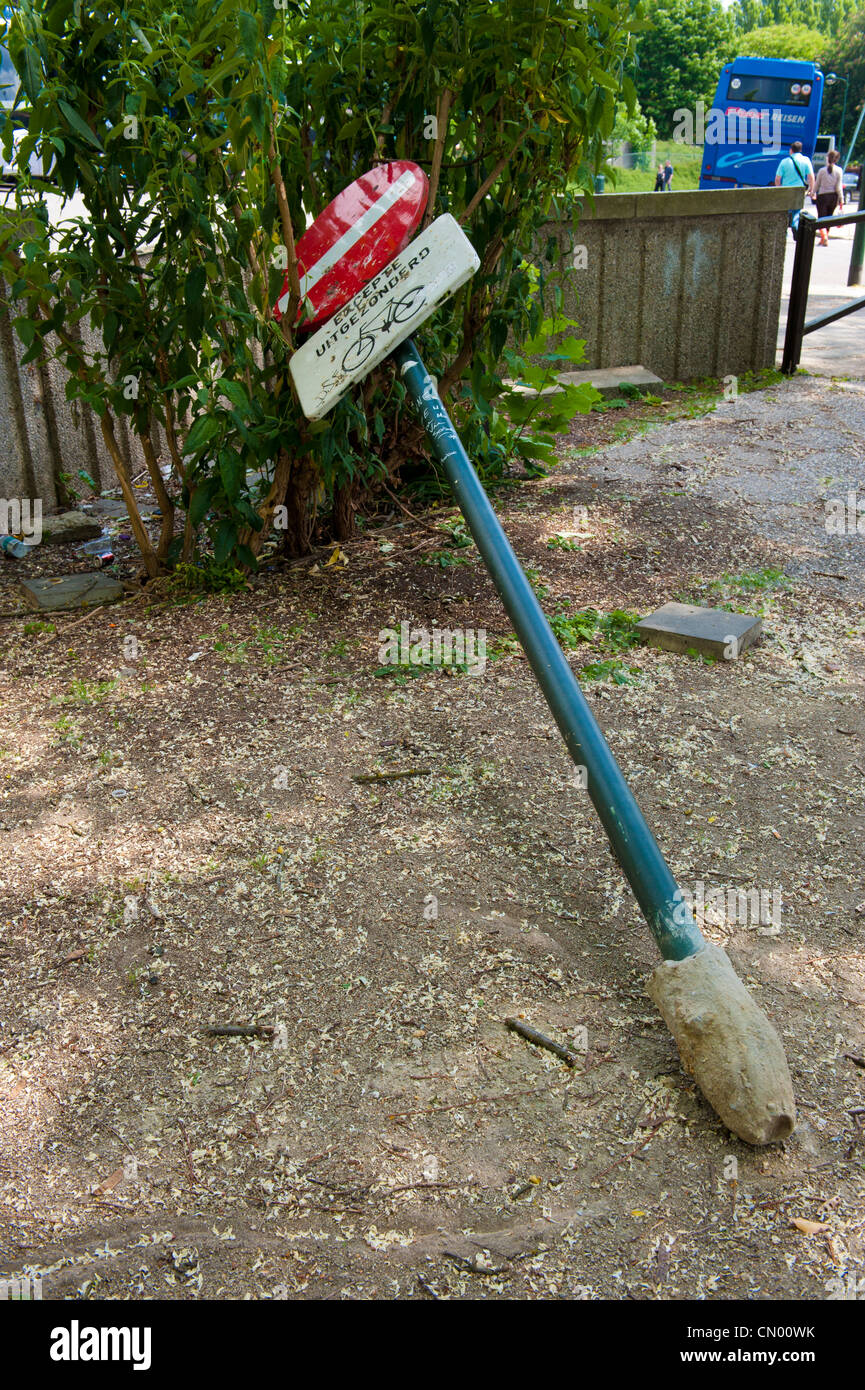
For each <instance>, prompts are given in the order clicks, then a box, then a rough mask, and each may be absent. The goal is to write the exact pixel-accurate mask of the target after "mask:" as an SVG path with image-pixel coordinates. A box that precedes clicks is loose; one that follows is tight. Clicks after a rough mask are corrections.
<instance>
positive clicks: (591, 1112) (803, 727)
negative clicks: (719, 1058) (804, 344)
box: [0, 378, 865, 1300]
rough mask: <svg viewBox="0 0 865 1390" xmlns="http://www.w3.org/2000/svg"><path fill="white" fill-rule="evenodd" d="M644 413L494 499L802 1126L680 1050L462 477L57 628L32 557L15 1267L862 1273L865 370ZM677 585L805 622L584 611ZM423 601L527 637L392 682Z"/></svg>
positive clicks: (844, 1290)
mask: <svg viewBox="0 0 865 1390" xmlns="http://www.w3.org/2000/svg"><path fill="white" fill-rule="evenodd" d="M666 408H667V407H666V405H664V406H661V407H656V408H655V411H654V417H657V416H659V415H660V416H663V414H664V412H665V410H666ZM649 413H651V412H649ZM625 414H626V412H622V418H624V417H625ZM615 421H616V417H615V412H609V414H608V415H605V416H603V417H600V421H598V420H596V418H595V417H592V420H591V421H589V422H585V421H582V422H578V423H577V424H576V425H575V427H574V431H573V437H572V438H571V439H570V440H567V441H563V446H562V453H561V465H560V468H559V469H558V470H557V471H556V472H555V473H554V474H553V475H551V476H550V477H548V478H544V479H540V480H536V481H533V482H528V483H524V484H523V485H522V486H519V487H511V488H506V489H500V490H498V491H497V493H496V505H497V507H498V509H499V511H500V514H501V515H502V518H503V520H504V523H505V526H506V529H507V531H508V533H509V535H510V537H511V539H512V541H513V543H514V545H515V548H516V550H517V552H518V554H519V555H520V557H521V559H522V560H523V562H524V563H525V564H526V565H527V566H528V567H529V570H530V572H531V575H532V578H533V582H534V583H535V584H536V586H537V589H538V592H539V593H541V594H542V595H543V602H544V606H545V607H546V609H547V611H548V612H549V613H551V614H556V615H558V621H559V624H560V626H561V628H562V631H564V632H567V633H569V634H570V635H571V637H572V639H573V642H574V645H572V646H570V647H569V648H568V654H569V658H570V659H571V661H572V664H573V666H574V669H575V671H578V672H582V673H583V680H584V688H585V689H586V692H587V695H588V698H589V700H590V703H591V705H592V707H593V709H594V711H595V713H596V714H597V717H598V719H599V720H600V722H601V724H602V726H603V727H604V729H605V731H606V733H607V736H608V738H609V741H610V744H611V746H612V748H613V751H614V752H615V754H616V756H617V757H618V758H619V760H620V762H621V764H622V766H623V768H624V769H625V772H626V775H627V776H628V778H629V780H630V782H631V784H632V786H633V788H634V791H635V793H636V795H637V797H638V799H639V801H640V803H641V805H642V806H643V809H644V811H645V813H646V815H647V818H648V820H649V822H650V824H651V825H652V827H653V828H654V830H655V832H656V834H657V836H658V839H659V842H660V844H661V846H662V848H663V850H664V852H665V853H666V855H667V856H668V859H669V861H670V864H671V867H672V869H673V871H674V873H675V874H676V876H677V878H678V880H679V881H680V883H681V884H682V885H683V886H685V887H687V888H689V889H690V890H691V891H692V892H694V893H695V894H699V893H700V892H703V893H704V895H705V896H707V898H708V899H709V906H708V908H707V911H706V914H705V924H704V930H705V933H706V935H707V936H708V937H709V938H710V939H711V940H713V941H717V942H719V943H721V944H723V945H724V946H725V947H726V949H727V951H728V952H729V954H730V956H731V958H732V960H733V962H734V964H735V965H736V968H737V970H738V971H739V973H740V975H741V976H742V978H743V979H744V980H745V981H746V982H747V983H748V985H749V987H750V988H751V989H752V991H753V993H754V995H755V997H756V998H757V999H758V1001H759V1002H760V1003H761V1005H762V1006H763V1007H764V1008H765V1009H766V1011H767V1012H768V1013H769V1014H770V1016H771V1017H772V1019H773V1021H774V1022H775V1024H776V1026H777V1028H778V1029H779V1032H780V1034H781V1036H782V1038H783V1041H784V1044H785V1047H786V1050H787V1054H788V1057H789V1060H790V1065H791V1070H792V1073H793V1079H794V1085H795V1089H796V1095H797V1102H798V1107H799V1124H798V1127H797V1129H796V1131H795V1133H794V1135H793V1136H792V1137H791V1138H790V1139H789V1140H788V1141H786V1142H785V1143H784V1144H782V1145H778V1146H774V1147H772V1148H769V1149H762V1150H756V1149H752V1148H749V1147H748V1146H747V1145H745V1144H743V1143H741V1142H739V1141H738V1140H736V1139H734V1138H733V1137H732V1136H731V1134H730V1133H729V1132H728V1131H727V1130H725V1129H724V1127H723V1126H722V1125H721V1123H720V1122H719V1121H718V1119H717V1118H716V1116H715V1115H714V1114H713V1113H712V1111H711V1110H710V1109H709V1108H708V1107H707V1105H706V1103H705V1102H704V1100H703V1099H702V1097H701V1096H700V1094H699V1092H697V1091H696V1089H695V1087H694V1084H693V1082H692V1081H691V1080H690V1079H689V1078H688V1077H687V1076H686V1075H685V1074H684V1072H683V1070H682V1068H681V1066H680V1063H679V1059H678V1056H677V1053H676V1049H675V1045H674V1044H673V1042H672V1039H671V1038H670V1036H669V1034H668V1033H667V1031H666V1029H665V1027H664V1025H663V1023H662V1022H661V1020H660V1018H659V1017H658V1015H657V1013H656V1011H655V1009H654V1006H653V1005H652V1004H651V1002H650V1001H649V1000H648V998H647V997H646V995H645V992H644V986H645V981H646V979H647V977H648V975H649V974H650V972H651V971H652V969H653V968H654V966H655V964H656V962H657V959H658V956H657V951H656V948H655V946H654V944H653V942H652V939H651V937H650V935H649V932H648V930H647V928H646V927H645V925H644V923H643V921H642V919H641V917H640V915H639V913H638V911H637V908H636V905H635V902H634V899H633V896H632V894H631V892H630V889H629V888H628V886H627V884H626V883H625V882H624V881H623V879H622V877H621V874H620V872H619V870H618V868H617V866H616V864H615V862H614V860H613V858H612V855H611V853H610V851H609V849H608V847H607V844H606V841H605V838H604V836H603V834H602V832H601V830H600V827H599V824H598V822H597V819H596V817H595V815H594V812H593V810H592V807H591V804H590V803H589V801H588V800H587V797H586V794H585V792H584V791H582V790H581V789H580V787H579V786H578V785H576V784H575V782H574V779H573V776H572V769H571V768H570V765H569V763H568V760H567V757H566V755H565V752H564V749H563V746H562V744H561V742H560V740H559V737H558V735H557V733H556V731H555V729H554V726H553V723H552V719H551V717H550V716H549V714H548V712H547V710H546V707H545V705H544V704H543V701H542V699H541V697H540V694H539V692H538V690H537V687H536V685H535V682H534V679H533V677H532V674H531V671H530V670H529V669H528V666H527V663H526V662H525V660H524V659H522V657H521V656H520V654H519V652H518V651H517V650H516V649H515V644H514V642H513V640H512V638H511V636H510V633H509V627H508V624H507V621H506V619H505V617H504V615H503V613H502V610H501V608H500V606H499V604H498V601H497V599H496V596H495V594H494V592H493V590H492V586H491V584H490V582H489V581H488V579H487V577H486V574H485V572H484V570H483V568H482V566H481V564H480V562H479V560H478V557H477V555H476V552H475V551H474V549H473V548H471V547H469V546H464V545H460V544H459V543H458V542H459V540H460V533H459V531H458V530H457V529H455V527H456V522H457V515H456V513H455V512H454V511H453V509H451V508H448V507H446V506H441V507H439V508H438V509H437V510H433V511H429V510H427V511H426V512H424V513H422V521H423V524H419V523H418V524H416V523H415V522H414V521H412V520H409V519H408V518H407V517H406V516H404V515H403V514H402V513H400V512H394V513H393V514H392V515H391V516H390V517H389V518H387V517H385V518H382V519H380V524H378V525H376V526H375V527H374V528H373V527H370V528H368V529H367V531H366V532H365V533H362V534H360V535H359V538H358V540H357V541H356V542H352V543H351V544H349V545H347V546H345V547H344V548H343V552H342V553H341V554H340V555H336V556H335V558H334V562H333V563H332V564H327V563H326V561H327V560H328V558H329V557H330V554H331V551H330V550H329V549H328V550H326V551H324V552H322V553H321V554H319V555H318V556H317V557H315V559H314V561H313V560H310V561H305V562H302V563H299V564H293V565H287V564H277V565H276V566H275V567H274V568H273V569H272V570H270V571H268V572H267V573H265V574H263V575H262V576H261V577H260V578H257V579H256V580H255V582H254V584H253V585H252V587H251V589H250V590H249V591H248V592H244V593H240V594H237V595H228V596H224V595H220V596H209V597H206V598H203V599H201V600H200V601H194V602H190V601H187V602H184V603H180V602H177V601H169V600H164V601H163V600H155V599H150V598H142V597H141V596H137V595H134V594H132V595H131V596H130V598H129V601H128V602H126V603H125V604H121V605H115V606H113V607H111V608H106V609H103V610H100V611H99V612H95V613H92V614H90V615H87V616H85V617H84V618H83V619H82V618H81V617H80V616H79V615H77V614H75V615H66V616H63V617H60V618H58V619H57V620H56V622H54V623H53V624H51V625H49V626H48V627H43V626H41V625H40V623H39V622H38V621H35V620H34V618H33V615H30V616H29V617H22V616H18V615H17V610H16V600H15V598H14V591H13V587H12V586H13V581H14V578H15V573H16V572H13V569H12V562H7V564H6V566H5V567H4V571H3V584H4V587H3V591H2V598H0V602H2V607H3V610H4V613H5V615H6V616H5V617H4V619H3V628H4V639H3V647H4V657H3V670H2V692H0V694H2V705H0V750H2V756H0V884H2V917H0V927H2V938H0V981H2V1005H0V1015H2V1027H0V1274H20V1273H23V1272H26V1271H30V1272H32V1273H38V1274H40V1275H41V1276H42V1279H43V1290H44V1297H45V1298H61V1299H62V1298H95V1299H103V1298H110V1299H113V1298H119V1299H130V1298H155V1299H194V1298H202V1297H204V1298H216V1297H219V1298H231V1299H245V1298H251V1299H285V1298H289V1299H295V1298H313V1297H314V1298H346V1297H359V1298H364V1299H373V1298H379V1299H391V1298H400V1299H412V1298H418V1299H423V1298H427V1299H436V1298H508V1299H511V1298H543V1299H547V1298H556V1297H561V1298H567V1299H594V1298H611V1299H638V1300H643V1299H665V1300H666V1299H669V1300H675V1299H685V1298H706V1299H715V1300H723V1299H732V1298H742V1297H746V1298H752V1299H767V1300H775V1299H782V1298H795V1299H807V1300H822V1299H827V1298H853V1297H857V1296H859V1297H861V1296H863V1295H865V1202H863V1198H865V1170H863V1164H865V1015H863V1003H865V883H863V855H862V844H863V793H865V770H863V769H865V749H863V735H865V718H863V709H862V677H863V667H865V650H863V635H865V612H863V597H865V564H863V556H865V536H863V535H860V534H858V533H856V532H855V529H854V530H853V532H852V533H848V534H841V535H835V534H828V533H827V531H826V528H825V517H826V514H827V503H828V502H829V501H831V499H833V498H837V499H844V500H845V502H846V500H847V499H848V493H849V492H850V491H853V490H856V489H857V488H858V489H859V495H860V496H861V497H863V498H865V478H863V465H862V450H861V440H862V438H863V435H865V385H863V384H862V383H860V382H855V381H854V382H841V381H839V382H828V381H819V380H816V379H813V378H800V379H797V380H796V381H793V382H785V383H782V384H780V385H775V386H770V387H769V388H768V389H764V390H761V391H757V392H753V393H749V394H747V395H742V396H741V397H740V398H739V399H738V400H735V401H725V402H721V403H720V404H719V405H718V407H717V409H715V410H713V411H711V412H710V413H707V414H701V413H700V412H699V411H697V410H695V411H694V412H693V417H689V416H688V415H687V414H686V415H685V417H684V418H678V419H675V420H672V421H670V422H668V423H664V422H662V423H660V424H657V425H655V426H654V427H652V428H648V427H646V428H643V427H642V426H641V427H640V428H639V429H638V430H637V432H636V433H634V434H633V435H632V437H631V438H630V439H624V440H623V441H622V442H610V440H611V426H612V424H614V423H615ZM634 423H635V422H634V420H633V419H631V426H632V427H633V426H634ZM605 431H606V433H605ZM431 528H432V529H431ZM454 541H456V542H457V544H454ZM61 560H64V556H63V555H62V554H57V555H55V556H54V557H52V559H51V563H53V564H54V567H55V572H60V570H59V569H58V565H59V564H60V561H61ZM65 560H68V561H69V563H70V564H71V552H70V555H69V556H67V557H65ZM65 560H64V562H65ZM343 562H345V563H343ZM28 563H29V562H28ZM675 597H678V598H689V599H691V600H693V601H696V602H700V603H706V604H711V605H715V606H718V605H722V604H727V605H729V606H730V607H733V608H738V609H741V610H743V611H746V612H749V613H755V614H759V615H762V617H763V623H764V635H763V638H762V640H761V642H760V643H759V645H758V646H756V647H755V648H753V649H752V650H751V651H749V652H748V653H746V655H745V656H743V657H742V659H740V660H739V661H720V662H706V661H704V660H702V659H700V658H696V657H692V656H687V655H682V656H676V655H672V654H669V653H664V652H659V651H655V650H651V649H648V648H643V647H634V646H630V645H628V644H627V640H626V639H625V638H624V637H622V635H621V633H620V632H619V629H617V628H615V626H613V627H610V626H609V625H608V626H606V627H605V626H604V624H603V623H600V622H596V621H595V620H593V619H592V618H591V615H590V616H589V618H588V619H587V618H586V617H585V610H587V609H590V608H593V609H595V610H597V612H598V613H600V614H608V613H610V612H612V611H613V610H617V609H624V610H628V611H629V612H637V613H639V614H641V615H643V614H645V613H647V612H649V611H650V610H651V609H652V608H653V607H655V606H656V605H657V604H659V603H661V602H664V601H666V600H668V599H670V598H675ZM576 614H581V615H583V616H582V617H578V618H575V616H574V615H576ZM401 622H407V623H409V624H410V626H411V627H413V628H426V629H429V630H432V629H434V628H439V629H451V630H453V629H457V628H459V629H473V630H478V629H485V631H486V634H487V659H486V664H485V669H484V671H483V674H477V675H467V674H464V673H460V672H459V671H456V672H449V671H448V670H444V669H443V670H436V671H433V670H430V671H428V672H424V673H422V674H420V675H419V676H412V677H411V678H410V677H409V676H408V675H406V674H405V673H404V672H402V673H401V672H400V671H395V672H394V671H391V672H387V671H385V672H381V667H382V664H383V663H382V659H381V655H380V653H379V647H380V632H381V631H383V630H384V629H387V628H393V627H398V626H399V624H400V623H401ZM580 629H582V631H581V630H580ZM622 631H624V629H622ZM385 664H387V663H385ZM377 672H378V674H376V673H377ZM392 774H404V775H400V776H395V775H392ZM370 778H372V779H373V780H359V779H370ZM701 885H702V887H701ZM713 889H723V890H724V893H725V894H726V893H727V890H729V889H732V890H733V892H734V900H735V901H736V902H738V901H739V899H737V898H735V894H736V893H737V892H738V891H739V890H741V891H742V892H743V893H747V892H750V891H752V890H757V891H763V892H764V893H768V894H770V895H775V896H774V897H773V898H772V899H771V901H772V902H773V903H774V904H775V906H776V907H777V909H778V910H777V911H773V913H772V918H771V920H760V918H759V917H758V918H757V920H754V918H753V914H751V916H750V917H748V916H743V915H742V914H741V913H740V914H739V915H738V916H737V915H736V914H735V913H733V914H732V915H731V913H730V911H729V910H727V909H724V910H722V908H721V907H720V906H719V903H720V895H719V894H718V893H715V894H714V896H712V890H713ZM724 902H727V898H726V897H725V899H724ZM512 1016H522V1018H523V1019H524V1020H525V1022H527V1023H529V1024H531V1025H532V1026H534V1027H535V1028H537V1029H539V1030H540V1031H541V1032H543V1033H544V1034H546V1035H548V1036H550V1037H552V1038H554V1039H556V1040H558V1041H559V1042H562V1043H564V1044H566V1045H567V1046H568V1047H569V1048H571V1049H572V1050H573V1052H574V1053H575V1054H576V1065H574V1066H569V1065H567V1064H566V1063H565V1062H563V1061H562V1060H560V1059H559V1058H558V1057H557V1056H555V1055H554V1054H552V1053H551V1052H549V1051H547V1050H544V1049H542V1048H539V1047H536V1046H533V1045H532V1044H530V1043H528V1042H526V1041H524V1040H523V1039H522V1038H521V1037H519V1036H518V1035H516V1034H515V1033H514V1032H512V1031H510V1030H509V1029H508V1028H507V1027H506V1025H505V1023H504V1020H505V1019H506V1018H508V1017H512ZM225 1025H241V1026H244V1027H247V1028H255V1027H257V1028H258V1030H259V1032H258V1035H257V1036H243V1037H231V1036H212V1035H210V1034H208V1033H207V1032H206V1030H207V1028H208V1027H212V1026H225Z"/></svg>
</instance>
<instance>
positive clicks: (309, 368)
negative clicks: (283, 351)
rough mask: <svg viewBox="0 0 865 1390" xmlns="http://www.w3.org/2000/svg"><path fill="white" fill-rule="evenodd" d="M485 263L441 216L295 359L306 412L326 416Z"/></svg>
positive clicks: (452, 222)
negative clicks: (482, 262) (347, 392)
mask: <svg viewBox="0 0 865 1390" xmlns="http://www.w3.org/2000/svg"><path fill="white" fill-rule="evenodd" d="M479 265H480V260H479V259H478V254H477V252H476V251H475V249H474V247H473V246H472V244H471V242H470V241H469V239H468V237H467V236H466V235H465V233H464V232H463V231H462V229H461V228H460V226H459V224H458V223H457V222H456V221H455V219H454V218H453V217H451V216H450V214H449V213H445V214H444V215H443V216H442V217H437V218H436V220H435V222H433V223H431V224H430V226H429V227H428V228H427V230H426V231H425V232H424V233H423V234H422V235H421V236H419V237H415V239H414V241H413V242H411V243H410V244H409V245H408V246H407V247H406V249H405V250H404V251H402V252H400V254H399V255H398V256H395V257H394V259H393V260H392V261H391V262H390V265H387V266H385V267H384V269H383V270H380V271H379V273H378V274H377V275H375V276H374V277H373V278H372V279H371V280H370V281H369V283H368V284H365V285H364V287H363V289H362V290H361V291H360V293H359V294H356V295H355V296H354V298H353V299H351V300H349V302H348V303H347V304H345V305H343V307H342V308H341V309H340V310H339V312H338V313H336V314H334V316H333V318H332V319H329V320H328V322H327V323H326V324H325V325H324V326H323V327H322V328H320V329H319V330H318V332H317V333H315V334H314V335H313V336H312V337H311V338H308V339H307V341H306V342H305V343H304V345H303V347H301V348H299V349H298V350H297V352H296V353H295V354H294V355H293V357H292V358H291V361H290V362H289V370H290V371H291V375H292V378H293V380H294V384H295V386H296V388H297V394H298V396H299V398H300V404H301V408H302V409H303V413H304V415H306V416H307V417H308V418H309V419H310V420H320V419H321V418H322V416H323V415H326V414H327V412H328V411H329V410H330V409H331V408H332V407H333V406H335V405H336V403H337V401H338V400H339V399H340V397H341V396H344V395H345V393H346V391H347V390H348V389H349V387H351V386H353V385H354V384H355V382H358V381H361V380H362V379H363V378H364V377H365V376H367V375H368V373H369V372H371V371H372V369H373V367H377V366H378V364H379V362H383V361H384V359H385V357H387V356H388V355H389V354H390V353H391V352H393V350H394V348H395V347H397V346H398V344H399V343H401V342H403V341H404V339H406V338H408V337H409V336H410V335H411V334H412V333H414V331H415V329H417V328H418V327H419V326H420V324H422V323H423V322H424V320H425V319H428V318H429V317H430V315H431V314H433V313H434V312H435V310H436V309H437V308H438V306H439V304H441V302H442V300H444V299H447V297H448V296H449V295H451V294H453V293H454V292H455V291H456V290H458V289H459V288H460V286H461V285H464V284H465V283H466V281H467V280H470V279H471V277H472V275H474V273H475V271H476V270H477V269H478V266H479Z"/></svg>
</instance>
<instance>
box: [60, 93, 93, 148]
mask: <svg viewBox="0 0 865 1390" xmlns="http://www.w3.org/2000/svg"><path fill="white" fill-rule="evenodd" d="M57 105H58V106H59V107H60V110H61V111H62V112H63V114H64V116H65V117H66V119H67V121H68V122H69V124H70V125H71V127H72V129H73V130H77V131H78V134H79V135H83V136H84V138H85V140H89V141H90V144H91V145H95V146H96V148H97V150H101V149H102V145H101V144H100V142H99V140H98V138H97V137H96V136H95V135H94V133H93V131H92V130H91V129H90V127H89V125H88V124H87V122H86V121H85V120H84V118H83V117H82V116H79V114H78V112H77V111H76V110H75V107H74V106H70V105H69V102H68V101H62V100H60V99H58V102H57Z"/></svg>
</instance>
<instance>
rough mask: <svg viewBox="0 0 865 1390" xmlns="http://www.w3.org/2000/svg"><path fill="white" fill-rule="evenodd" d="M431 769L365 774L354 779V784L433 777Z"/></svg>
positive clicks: (412, 768)
mask: <svg viewBox="0 0 865 1390" xmlns="http://www.w3.org/2000/svg"><path fill="white" fill-rule="evenodd" d="M431 776H432V768H431V767H410V768H407V769H406V771H405V772H364V773H362V774H360V775H359V776H358V777H352V779H351V780H352V781H353V782H396V781H398V780H399V778H401V777H431Z"/></svg>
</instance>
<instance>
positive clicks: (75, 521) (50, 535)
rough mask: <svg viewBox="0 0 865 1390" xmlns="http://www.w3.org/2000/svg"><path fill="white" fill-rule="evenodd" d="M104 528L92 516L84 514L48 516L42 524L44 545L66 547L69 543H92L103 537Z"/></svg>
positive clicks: (63, 513) (72, 513) (70, 513)
mask: <svg viewBox="0 0 865 1390" xmlns="http://www.w3.org/2000/svg"><path fill="white" fill-rule="evenodd" d="M101 534H102V527H101V526H100V524H99V522H98V521H96V520H95V519H94V518H93V517H92V516H85V515H84V513H83V512H61V513H60V514H59V516H47V517H45V519H44V520H43V522H42V542H43V544H44V545H66V544H67V542H69V541H92V540H95V539H96V537H97V536H101Z"/></svg>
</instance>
